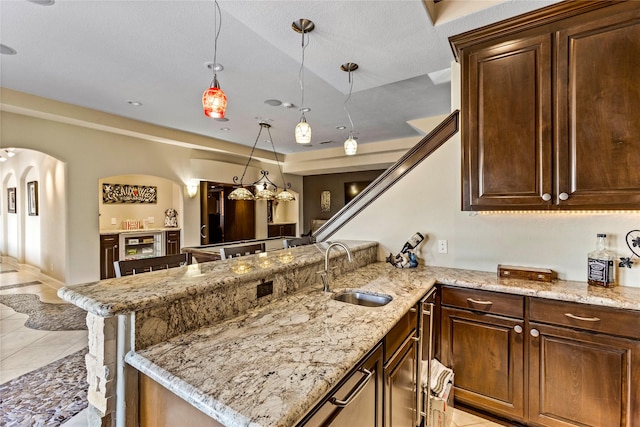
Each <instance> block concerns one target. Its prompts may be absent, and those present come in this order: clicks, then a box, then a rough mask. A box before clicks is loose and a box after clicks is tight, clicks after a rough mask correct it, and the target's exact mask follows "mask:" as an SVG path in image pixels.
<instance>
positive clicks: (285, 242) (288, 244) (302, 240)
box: [282, 236, 315, 249]
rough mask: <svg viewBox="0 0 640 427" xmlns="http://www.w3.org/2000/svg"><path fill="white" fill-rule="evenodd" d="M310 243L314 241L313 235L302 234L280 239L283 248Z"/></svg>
mask: <svg viewBox="0 0 640 427" xmlns="http://www.w3.org/2000/svg"><path fill="white" fill-rule="evenodd" d="M312 243H315V239H314V238H313V237H311V236H304V237H296V238H295V239H284V240H283V241H282V246H284V248H285V249H288V248H295V247H296V246H304V245H310V244H312Z"/></svg>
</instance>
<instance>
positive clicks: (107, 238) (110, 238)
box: [100, 234, 120, 246]
mask: <svg viewBox="0 0 640 427" xmlns="http://www.w3.org/2000/svg"><path fill="white" fill-rule="evenodd" d="M119 239H120V236H119V235H118V234H103V235H101V236H100V244H101V245H102V246H109V245H113V244H116V243H118V240H119Z"/></svg>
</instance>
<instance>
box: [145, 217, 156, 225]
mask: <svg viewBox="0 0 640 427" xmlns="http://www.w3.org/2000/svg"><path fill="white" fill-rule="evenodd" d="M147 222H148V223H149V224H153V223H154V222H156V219H155V218H154V217H152V216H150V217H149V218H147Z"/></svg>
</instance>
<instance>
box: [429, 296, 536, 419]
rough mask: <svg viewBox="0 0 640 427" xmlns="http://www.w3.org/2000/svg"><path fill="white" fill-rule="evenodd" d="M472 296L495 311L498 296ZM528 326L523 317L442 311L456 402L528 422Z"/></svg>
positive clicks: (444, 358)
mask: <svg viewBox="0 0 640 427" xmlns="http://www.w3.org/2000/svg"><path fill="white" fill-rule="evenodd" d="M446 292H451V291H450V290H443V299H444V298H445V297H446ZM470 298H471V300H472V301H481V302H484V303H489V302H491V303H492V304H486V305H485V309H487V310H491V309H495V308H496V307H492V306H494V305H496V303H497V298H499V295H495V294H490V295H486V294H484V295H483V294H474V297H470ZM472 304H473V303H472ZM497 311H498V313H499V312H500V311H499V310H497ZM523 325H524V322H523V320H522V319H521V318H520V319H518V318H509V317H505V316H501V315H499V314H492V313H491V312H482V311H470V310H463V309H460V308H451V307H446V306H445V307H442V330H441V334H442V335H441V337H442V343H441V345H442V363H443V364H444V365H445V366H448V367H451V368H452V369H453V371H454V372H455V382H454V386H455V397H456V400H457V401H459V402H462V403H464V404H467V405H470V406H474V407H478V408H481V409H484V410H487V411H489V412H492V413H494V414H496V415H500V416H503V417H506V418H509V419H513V420H518V421H522V420H523V419H524V393H525V390H524V380H525V370H524V338H523V333H522V332H523V330H524V328H523Z"/></svg>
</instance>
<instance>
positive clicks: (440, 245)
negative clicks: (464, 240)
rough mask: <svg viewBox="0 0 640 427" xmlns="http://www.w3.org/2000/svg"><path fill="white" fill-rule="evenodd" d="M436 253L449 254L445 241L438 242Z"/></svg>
mask: <svg viewBox="0 0 640 427" xmlns="http://www.w3.org/2000/svg"><path fill="white" fill-rule="evenodd" d="M438 253H440V254H446V253H449V245H448V244H447V241H446V240H438Z"/></svg>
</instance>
